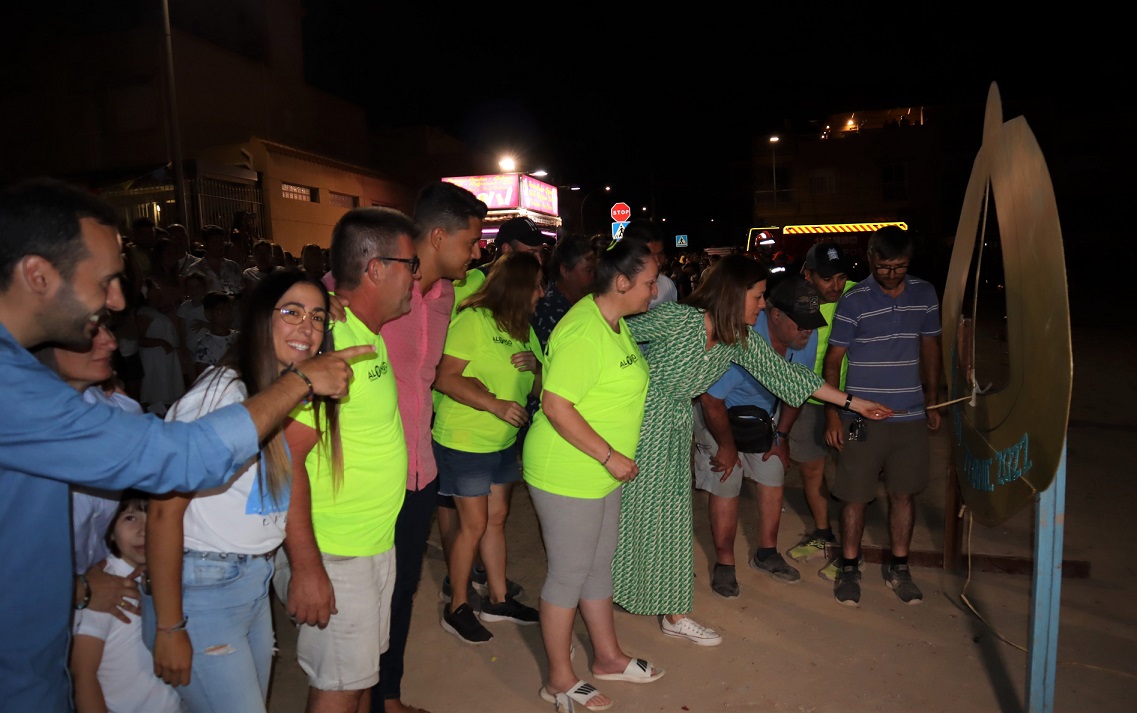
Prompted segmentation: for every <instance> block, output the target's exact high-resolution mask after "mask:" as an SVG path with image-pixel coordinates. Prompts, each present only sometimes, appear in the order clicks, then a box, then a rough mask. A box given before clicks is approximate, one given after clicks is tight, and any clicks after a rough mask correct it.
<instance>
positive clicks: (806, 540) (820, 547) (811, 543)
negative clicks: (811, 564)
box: [786, 534, 836, 562]
mask: <svg viewBox="0 0 1137 713" xmlns="http://www.w3.org/2000/svg"><path fill="white" fill-rule="evenodd" d="M832 542H836V540H834V539H829V540H826V539H825V538H822V537H818V536H817V535H814V534H809V535H806V536H805V537H803V538H801V542H799V543H797V544H796V545H794V547H793V548H792V549H790V551H788V552H786V554H787V555H789V558H790V559H792V560H793V561H794V562H805V561H806V560H809V559H813V558H814V557H819V556H823V555H824V554H825V547H826V546H827V545H829V544H830V543H832Z"/></svg>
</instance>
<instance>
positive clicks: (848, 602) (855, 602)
mask: <svg viewBox="0 0 1137 713" xmlns="http://www.w3.org/2000/svg"><path fill="white" fill-rule="evenodd" d="M833 596H834V597H836V598H837V601H839V602H841V603H842V604H844V605H845V606H847V607H855V606H859V605H860V603H861V569H860V567H853V566H849V567H843V568H842V569H841V571H840V572H838V573H837V584H836V585H834V587H833Z"/></svg>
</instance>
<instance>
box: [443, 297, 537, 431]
mask: <svg viewBox="0 0 1137 713" xmlns="http://www.w3.org/2000/svg"><path fill="white" fill-rule="evenodd" d="M523 351H529V352H533V354H535V355H536V356H537V361H538V362H540V361H542V360H543V359H544V355H542V354H541V347H540V342H538V341H537V335H536V334H535V333H534V332H533V328H532V327H530V328H529V338H528V339H527V340H526V341H524V342H520V341H518V340H517V339H515V338H514V337H512V336H510V334H509V333H508V332H503V331H501V330H500V329H498V328H497V324H496V323H495V322H494V318H493V313H492V312H490V311H489V310H488V309H483V308H481V307H473V308H467V309H464V310H462V311H461V312H459V313H458V316H457V317H455V318H454V319H453V321H451V322H450V330H449V331H448V332H446V346H445V347H443V349H442V353H443V354H446V355H449V356H452V357H454V358H456V359H461V360H463V361H466V362H469V363H468V364H466V368H465V369H463V370H462V376H469V377H472V378H475V379H477V380H479V381H481V382H482V383H483V384H485V386H486V388H487V389H489V390H490V393H492V394H494V395H495V396H497V397H498V398H499V399H505V400H507V401H514V402H516V403H518V404H520V405H521V406H525V403H526V402H527V401H528V399H529V392H530V391H532V390H533V380H534V377H535V376H536V375H535V374H534V373H533V372H531V371H518V370H517V368H516V367H515V366H513V364H511V363H510V361H509V359H510V357H512V356H513V355H514V354H516V353H517V352H523ZM517 431H518V429H517V427H516V426H513V425H511V424H509V423H507V422H505V421H502V420H501V419H500V418H498V417H497V416H495V415H493V414H492V413H490V412H488V411H479V410H477V409H475V408H472V407H470V406H466V405H465V404H461V403H459V402H457V401H455V400H454V399H452V398H450V397H449V396H446V395H443V396H442V398H441V399H440V400H439V402H438V406H437V408H435V413H434V427H433V428H432V429H431V435H432V436H433V437H434V440H436V441H438V442H439V443H440V444H442V445H444V446H446V447H447V448H453V449H454V450H458V451H466V452H468V453H496V452H497V451H500V450H504V449H506V448H508V447H510V446H512V445H513V443H514V442H515V441H516V440H517Z"/></svg>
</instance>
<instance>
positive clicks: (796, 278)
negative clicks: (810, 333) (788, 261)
mask: <svg viewBox="0 0 1137 713" xmlns="http://www.w3.org/2000/svg"><path fill="white" fill-rule="evenodd" d="M770 304H772V305H774V306H775V307H777V308H778V309H780V310H781V311H783V312H785V313H786V314H787V315H789V318H790V319H792V320H793V321H794V324H796V325H797V326H798V329H818V328H819V327H824V326H825V325H827V324H829V323H828V322H826V321H825V317H823V316H822V315H821V297H820V296H819V295H818V294H817V290H815V289H814V288H813V285H811V284H809V283H808V282H806V280H805V278H803V277H801V276H800V275H792V276H790V277H787V278H785V279H784V280H782V281H781V282H779V283H778V286H777V287H775V288H774V291H773V292H772V293H771V294H770Z"/></svg>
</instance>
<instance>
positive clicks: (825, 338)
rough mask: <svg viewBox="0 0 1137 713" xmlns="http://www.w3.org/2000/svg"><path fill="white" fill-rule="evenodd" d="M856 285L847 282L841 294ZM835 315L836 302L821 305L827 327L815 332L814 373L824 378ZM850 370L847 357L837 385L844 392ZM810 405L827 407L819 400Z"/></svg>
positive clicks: (852, 282) (842, 364)
mask: <svg viewBox="0 0 1137 713" xmlns="http://www.w3.org/2000/svg"><path fill="white" fill-rule="evenodd" d="M856 284H857V283H856V282H854V281H853V280H849V281H847V282H846V283H845V289H844V290H842V291H841V294H845V293H846V292H848V291H849V290H851V289H852V288H853V287H854V286H855V285H856ZM835 314H837V303H836V302H827V303H825V304H823V305H821V316H822V317H824V318H825V326H824V327H818V328H817V329H815V330H813V331H815V332H817V361H816V362H814V364H813V373H814V374H817V375H818V376H824V374H823V373H822V371H823V370H824V368H825V350H826V348H827V347H828V346H829V332H831V331H833V315H835ZM848 370H849V358H848V357H845V358H844V359H842V360H841V381H840V382H838V384H837V388H839V389H841V390H842V391H843V390H844V389H845V372H847V371H848ZM809 403H811V404H817V405H818V406H824V405H825V403H824V402H823V401H818V400H817V399H812V398H811V399H810V400H809Z"/></svg>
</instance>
